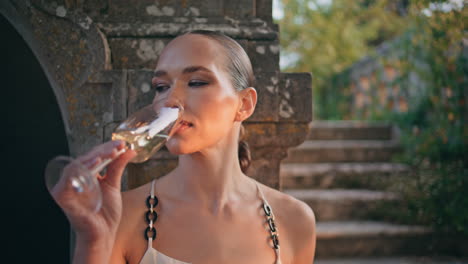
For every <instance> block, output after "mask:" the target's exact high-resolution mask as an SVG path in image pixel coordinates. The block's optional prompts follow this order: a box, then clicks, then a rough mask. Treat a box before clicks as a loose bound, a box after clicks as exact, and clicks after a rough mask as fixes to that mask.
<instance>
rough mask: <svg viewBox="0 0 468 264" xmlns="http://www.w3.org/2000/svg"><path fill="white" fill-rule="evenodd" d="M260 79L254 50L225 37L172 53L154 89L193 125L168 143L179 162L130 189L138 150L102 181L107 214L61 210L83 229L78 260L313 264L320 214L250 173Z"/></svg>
mask: <svg viewBox="0 0 468 264" xmlns="http://www.w3.org/2000/svg"><path fill="white" fill-rule="evenodd" d="M253 79H254V78H253V73H252V67H251V64H250V61H249V58H248V57H247V55H246V53H245V51H244V50H243V49H242V48H241V47H240V45H238V44H237V43H236V42H235V41H234V40H232V39H231V38H229V37H226V36H224V35H222V34H218V33H214V32H210V31H194V32H190V33H187V34H184V35H182V36H179V37H177V38H175V39H174V40H172V41H171V42H170V43H169V44H168V45H167V46H166V47H165V48H164V50H163V52H162V53H161V56H160V58H159V60H158V63H157V67H156V71H155V74H154V78H153V79H152V85H153V86H154V87H155V89H156V90H157V94H156V97H155V100H156V99H160V98H167V99H166V100H167V101H166V105H168V106H171V105H172V104H174V103H175V99H176V98H177V100H179V101H180V102H181V103H182V105H183V107H184V113H183V116H182V119H183V124H184V125H183V126H182V127H181V128H180V129H178V130H177V132H176V133H175V135H174V136H173V137H172V138H171V139H170V140H169V141H168V142H167V144H166V146H167V148H168V150H169V151H170V152H171V153H173V154H177V155H179V165H178V167H177V168H176V169H174V170H173V171H172V172H170V173H169V174H168V175H166V176H164V177H162V178H160V179H159V180H157V181H153V182H151V183H148V184H145V185H143V186H140V187H138V188H136V189H133V190H130V191H127V192H124V193H121V192H120V180H121V176H122V172H123V170H124V168H125V166H126V164H127V163H128V161H129V160H131V159H132V158H133V157H134V156H135V152H134V151H132V150H128V151H126V152H125V153H124V154H123V155H121V156H120V157H118V158H117V159H116V160H115V161H114V162H113V163H111V164H110V165H109V166H108V170H107V175H106V176H105V177H104V179H102V180H101V181H100V184H101V187H102V192H103V196H104V201H103V207H102V209H101V211H100V212H99V213H98V214H94V215H89V214H86V213H82V212H80V211H79V210H77V209H75V210H74V207H73V204H69V205H61V206H62V208H63V209H64V211H65V213H66V214H67V216H68V218H69V220H70V222H71V224H72V226H73V228H74V229H75V231H76V238H77V240H76V248H75V253H74V256H73V258H74V263H99V264H102V263H113V264H119V263H122V264H123V263H129V264H152V263H158V264H164V263H203V264H204V263H217V264H219V263H235V264H238V263H255V264H263V263H265V264H267V263H268V264H271V263H283V264H289V263H294V264H301V263H304V264H310V263H312V262H313V257H314V252H315V218H314V214H313V212H312V210H311V209H310V208H309V207H308V206H307V205H306V204H305V203H303V202H301V201H298V200H296V199H294V198H292V197H290V196H288V195H285V194H283V193H281V192H279V191H277V190H274V189H271V188H269V187H267V186H265V185H262V184H260V183H258V182H256V181H255V180H253V179H252V178H250V177H248V176H246V175H245V174H244V171H245V170H246V169H247V167H248V164H249V163H250V160H249V153H248V149H247V145H246V144H245V143H242V142H241V143H239V133H240V132H241V129H242V128H241V126H242V125H241V123H242V121H244V120H246V119H247V118H248V117H250V116H251V115H252V113H253V112H254V109H255V105H256V102H257V93H256V91H255V89H254V88H253V87H252V83H253ZM124 145H125V144H124V143H123V142H120V141H111V142H107V143H105V144H103V145H100V146H97V147H96V148H95V149H93V150H92V151H91V152H89V153H87V154H86V155H84V156H82V157H80V158H79V159H80V160H82V161H84V162H85V163H87V164H90V165H91V164H93V163H96V162H97V161H98V160H100V159H104V158H107V157H113V156H116V155H117V154H116V153H117V151H118V150H121V149H123V148H124ZM238 153H239V154H238ZM151 194H152V195H154V196H155V197H157V200H156V198H153V196H151V197H150V198H148V196H149V195H151ZM157 201H160V202H159V203H158V202H157ZM154 212H156V213H157V215H158V216H157V218H156V214H155V213H154ZM145 215H146V217H147V220H148V221H147V222H145V218H144V216H145ZM153 227H154V229H153ZM145 230H146V231H145ZM279 242H280V243H281V244H280V245H281V247H280V245H279ZM280 248H281V251H280ZM169 256H170V257H169Z"/></svg>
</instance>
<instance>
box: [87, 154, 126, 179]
mask: <svg viewBox="0 0 468 264" xmlns="http://www.w3.org/2000/svg"><path fill="white" fill-rule="evenodd" d="M125 151H126V149H125V148H123V149H121V150H119V151H117V156H115V158H113V159H111V158H108V159H105V160H103V161H102V162H101V163H99V164H98V165H97V166H96V167H95V168H94V169H92V170H91V175H96V174H98V173H99V172H101V171H102V170H103V169H104V168H105V167H106V166H107V165H109V163H111V162H112V161H114V160H115V159H116V158H118V157H119V156H120V155H122V154H124V153H125Z"/></svg>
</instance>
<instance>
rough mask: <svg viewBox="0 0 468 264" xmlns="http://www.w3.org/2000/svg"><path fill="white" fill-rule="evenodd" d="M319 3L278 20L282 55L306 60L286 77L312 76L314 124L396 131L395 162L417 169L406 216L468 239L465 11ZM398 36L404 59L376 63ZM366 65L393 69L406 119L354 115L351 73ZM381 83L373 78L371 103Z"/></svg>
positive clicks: (375, 109) (299, 3)
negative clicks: (383, 45)
mask: <svg viewBox="0 0 468 264" xmlns="http://www.w3.org/2000/svg"><path fill="white" fill-rule="evenodd" d="M318 2H319V1H304V0H283V5H284V7H285V10H286V11H285V15H284V18H283V19H282V20H281V21H279V24H280V29H281V44H282V48H283V52H285V53H286V54H299V56H300V58H301V59H300V60H298V61H297V62H296V63H294V64H292V65H290V66H289V67H288V68H287V69H286V70H292V71H310V72H312V74H313V76H314V115H315V117H316V118H317V117H318V118H319V119H320V118H321V119H323V118H326V119H356V118H362V117H366V118H368V119H379V120H382V119H384V120H387V121H393V122H394V123H396V124H397V125H398V126H399V127H400V128H401V132H402V136H401V140H402V145H403V149H404V151H403V153H402V154H401V155H400V156H399V157H398V159H399V160H400V161H402V162H405V163H408V164H410V165H412V166H413V167H414V168H415V171H414V172H413V174H412V175H411V177H407V178H405V179H402V181H401V182H399V183H398V184H399V185H398V186H399V190H400V191H401V192H403V193H404V194H405V196H406V197H407V202H408V209H409V211H408V212H407V214H406V215H403V216H406V219H407V220H408V219H411V222H417V223H425V224H430V225H432V226H434V227H436V228H437V229H438V230H441V231H444V232H448V233H458V234H464V235H465V236H468V225H467V223H468V195H466V192H467V191H468V105H467V103H468V102H467V101H468V89H467V87H468V44H467V43H466V39H468V34H467V28H468V27H467V23H468V19H466V17H468V7H466V6H464V7H463V8H459V9H457V8H455V9H452V10H442V8H441V6H442V5H443V4H447V1H443V0H437V1H435V0H433V1H430V0H412V1H409V4H408V6H406V9H405V10H406V14H405V16H400V15H399V13H398V12H396V11H395V10H397V8H391V7H392V5H391V4H390V3H391V2H392V1H345V0H334V1H332V2H331V4H330V5H327V6H320V5H319V4H318ZM308 3H313V4H312V6H313V7H314V8H309V7H308ZM429 7H430V9H428V8H429ZM429 11H430V12H429ZM428 13H430V15H428ZM403 33H404V34H403ZM397 35H398V36H399V37H398V38H397V39H396V40H394V41H393V42H392V45H393V47H391V49H393V50H397V51H398V52H397V53H398V56H396V57H395V58H390V57H388V56H384V57H380V58H379V57H378V55H377V54H376V53H374V47H375V45H376V44H378V43H380V42H382V41H384V40H388V39H390V38H393V37H395V36H397ZM364 57H367V58H368V59H371V60H376V61H378V62H379V63H380V65H382V70H383V69H384V68H385V67H387V66H388V67H391V68H393V69H396V72H397V73H398V76H397V77H396V78H395V79H393V80H392V81H391V83H385V85H388V86H389V87H397V88H398V92H399V93H400V97H401V98H402V100H403V103H405V104H406V105H407V106H406V108H403V109H404V110H400V111H395V105H394V104H393V105H390V106H383V105H382V103H381V102H379V101H378V99H375V100H373V102H372V103H371V104H370V105H369V106H368V109H366V113H360V112H359V111H351V110H355V109H350V105H352V104H351V101H350V100H351V98H352V97H353V96H355V94H353V91H354V90H353V89H352V88H350V87H352V85H353V84H352V83H351V80H350V78H349V75H350V66H351V65H352V64H353V63H356V62H357V60H359V59H362V58H364ZM354 67H357V66H356V65H354ZM381 75H382V73H379V72H376V73H375V74H374V75H373V76H371V77H370V78H369V82H370V83H371V85H370V91H371V94H377V91H378V88H379V87H378V86H379V85H381V84H382V82H379V80H380V78H381ZM343 76H348V78H343ZM414 76H417V81H414ZM415 86H420V87H419V88H420V89H419V88H418V89H419V90H418V89H416V88H415ZM415 91H417V92H415ZM403 105H404V104H403Z"/></svg>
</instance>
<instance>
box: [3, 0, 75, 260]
mask: <svg viewBox="0 0 468 264" xmlns="http://www.w3.org/2000/svg"><path fill="white" fill-rule="evenodd" d="M5 7H6V5H5V3H4V2H2V4H1V9H0V10H1V13H0V28H1V32H2V36H3V41H2V42H1V43H0V44H1V47H2V48H1V49H0V50H2V52H3V53H4V55H3V56H2V59H3V60H2V64H1V70H0V74H1V78H0V79H1V81H2V92H1V94H2V99H3V100H2V103H1V106H2V117H3V118H2V128H3V129H2V130H3V131H2V149H3V151H4V152H5V154H6V155H2V156H3V157H6V161H5V160H4V162H3V165H4V166H2V174H3V177H2V185H3V186H2V187H3V188H2V194H3V195H5V197H6V199H5V200H3V205H4V206H2V208H3V210H4V215H3V219H4V220H6V224H5V226H4V230H3V233H4V234H5V233H6V238H7V239H6V241H7V243H8V245H9V246H8V250H6V251H5V252H4V256H3V259H6V261H5V262H9V263H16V262H29V260H30V259H31V260H33V259H34V260H36V261H37V260H39V262H45V263H67V262H68V260H69V252H70V246H69V241H70V234H69V233H70V228H69V224H68V222H67V220H66V218H65V216H64V215H63V213H62V212H61V210H60V209H59V208H58V206H56V205H55V203H54V201H53V200H52V198H51V197H50V195H49V194H48V192H47V190H46V187H45V184H44V176H43V171H44V168H45V164H46V162H47V160H49V159H50V158H51V157H53V156H55V155H58V154H67V153H69V149H68V135H69V128H68V123H67V122H68V121H67V120H68V118H67V115H68V113H67V110H66V108H65V105H64V103H65V100H64V97H63V95H62V91H61V90H60V89H58V86H57V85H56V82H55V80H54V79H53V78H51V76H50V74H48V71H47V69H48V67H47V66H45V64H46V63H47V62H46V61H45V60H44V59H43V57H42V55H41V49H40V46H39V45H38V44H37V43H35V41H34V39H33V37H32V33H31V31H29V30H28V28H27V24H26V23H24V21H21V17H20V16H18V15H17V14H15V13H14V12H9V10H6V8H5ZM10 11H11V10H10Z"/></svg>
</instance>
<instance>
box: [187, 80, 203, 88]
mask: <svg viewBox="0 0 468 264" xmlns="http://www.w3.org/2000/svg"><path fill="white" fill-rule="evenodd" d="M188 84H189V86H190V87H201V86H205V85H207V84H208V82H205V81H200V80H191V81H189V83H188Z"/></svg>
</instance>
